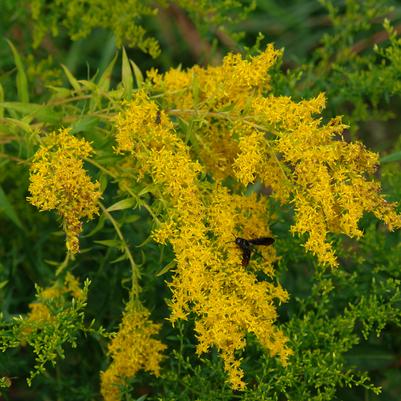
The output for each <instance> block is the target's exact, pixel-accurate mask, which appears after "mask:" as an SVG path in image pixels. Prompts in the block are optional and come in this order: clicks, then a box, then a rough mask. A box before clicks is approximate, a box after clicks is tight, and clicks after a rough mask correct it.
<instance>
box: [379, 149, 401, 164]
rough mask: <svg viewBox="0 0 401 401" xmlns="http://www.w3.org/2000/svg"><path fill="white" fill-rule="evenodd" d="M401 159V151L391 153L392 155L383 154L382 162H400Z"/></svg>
mask: <svg viewBox="0 0 401 401" xmlns="http://www.w3.org/2000/svg"><path fill="white" fill-rule="evenodd" d="M400 160H401V151H399V152H395V153H391V154H390V155H387V156H383V157H382V158H381V159H380V163H391V162H399V161H400Z"/></svg>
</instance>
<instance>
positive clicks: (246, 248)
mask: <svg viewBox="0 0 401 401" xmlns="http://www.w3.org/2000/svg"><path fill="white" fill-rule="evenodd" d="M273 242H274V238H270V237H261V238H254V239H244V238H240V237H237V238H235V243H236V244H237V245H238V247H239V248H240V249H241V251H242V266H248V263H249V259H251V253H252V246H251V245H271V244H272V243H273Z"/></svg>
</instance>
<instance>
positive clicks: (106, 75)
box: [98, 53, 118, 92]
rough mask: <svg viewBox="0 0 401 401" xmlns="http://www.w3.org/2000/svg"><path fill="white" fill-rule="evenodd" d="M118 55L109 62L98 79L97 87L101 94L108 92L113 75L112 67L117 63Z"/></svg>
mask: <svg viewBox="0 0 401 401" xmlns="http://www.w3.org/2000/svg"><path fill="white" fill-rule="evenodd" d="M117 56H118V53H116V54H115V56H114V57H113V60H111V62H110V64H109V65H108V66H107V67H106V69H105V70H104V72H103V74H102V75H101V77H100V78H99V82H98V87H99V89H100V91H101V92H108V90H109V88H110V81H111V75H112V74H113V69H114V65H115V63H116V61H117Z"/></svg>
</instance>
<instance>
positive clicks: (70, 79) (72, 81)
mask: <svg viewBox="0 0 401 401" xmlns="http://www.w3.org/2000/svg"><path fill="white" fill-rule="evenodd" d="M61 67H62V69H63V70H64V74H65V75H66V77H67V79H68V82H69V83H70V84H71V86H72V87H73V88H74V90H75V91H77V92H79V90H80V89H81V86H80V85H79V82H78V81H77V80H76V79H75V77H74V76H73V75H72V74H71V72H70V70H69V69H68V68H67V67H66V66H65V65H64V64H61Z"/></svg>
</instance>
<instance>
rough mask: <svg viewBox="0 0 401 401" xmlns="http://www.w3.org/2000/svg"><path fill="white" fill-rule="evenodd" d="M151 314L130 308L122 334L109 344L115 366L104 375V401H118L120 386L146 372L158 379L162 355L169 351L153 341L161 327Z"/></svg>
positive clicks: (136, 307) (121, 330)
mask: <svg viewBox="0 0 401 401" xmlns="http://www.w3.org/2000/svg"><path fill="white" fill-rule="evenodd" d="M149 315H150V313H149V311H148V310H147V309H145V308H143V307H140V306H137V305H134V304H133V303H132V302H131V303H129V304H128V305H127V308H126V310H125V312H124V315H123V319H122V322H121V324H120V328H119V331H118V332H117V333H116V335H115V337H114V338H113V340H112V341H111V343H110V344H109V349H108V351H109V354H110V356H111V357H112V358H113V361H112V363H111V364H110V366H109V367H108V368H107V370H106V371H105V372H102V373H101V393H102V395H103V398H104V399H105V401H119V400H120V399H121V394H120V392H121V386H123V385H124V383H125V381H126V380H127V379H129V378H130V377H131V376H134V375H135V374H136V373H137V372H138V371H139V370H141V369H143V370H146V371H147V372H151V373H153V374H154V375H156V376H158V375H159V374H160V367H159V365H160V362H161V361H162V359H163V354H162V352H163V351H164V349H165V348H166V346H165V345H164V344H162V343H161V342H160V341H159V340H156V339H155V338H153V336H154V335H156V334H157V333H158V331H159V328H160V325H158V324H155V323H152V321H151V320H150V319H149Z"/></svg>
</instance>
